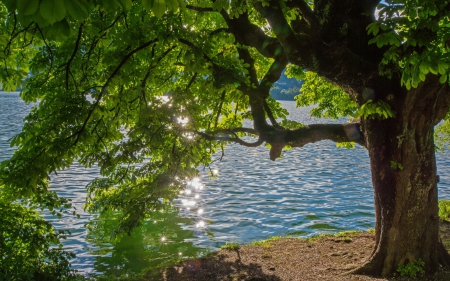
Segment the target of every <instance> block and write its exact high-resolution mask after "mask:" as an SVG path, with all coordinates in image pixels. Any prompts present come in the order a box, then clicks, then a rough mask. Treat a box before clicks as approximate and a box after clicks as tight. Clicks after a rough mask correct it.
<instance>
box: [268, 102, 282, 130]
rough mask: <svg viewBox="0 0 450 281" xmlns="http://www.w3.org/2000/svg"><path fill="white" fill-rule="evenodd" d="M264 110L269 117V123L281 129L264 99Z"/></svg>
mask: <svg viewBox="0 0 450 281" xmlns="http://www.w3.org/2000/svg"><path fill="white" fill-rule="evenodd" d="M264 110H265V111H266V113H267V117H269V120H270V123H272V125H273V126H274V127H275V128H280V129H282V127H281V126H280V125H279V124H278V122H277V120H276V119H275V117H274V116H273V113H272V110H271V109H270V107H269V104H268V103H267V101H266V100H264Z"/></svg>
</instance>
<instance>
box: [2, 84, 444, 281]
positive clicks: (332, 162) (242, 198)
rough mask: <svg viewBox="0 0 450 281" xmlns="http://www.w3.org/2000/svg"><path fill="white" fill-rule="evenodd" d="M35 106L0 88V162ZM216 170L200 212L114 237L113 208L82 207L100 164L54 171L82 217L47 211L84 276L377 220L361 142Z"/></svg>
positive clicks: (245, 153) (239, 158)
mask: <svg viewBox="0 0 450 281" xmlns="http://www.w3.org/2000/svg"><path fill="white" fill-rule="evenodd" d="M282 104H283V106H284V107H285V108H286V109H288V110H289V111H290V112H291V118H292V119H294V120H296V121H299V122H302V123H316V122H317V123H319V122H323V121H322V120H320V121H319V120H315V119H313V118H309V114H308V109H296V108H295V103H294V102H286V101H283V102H282ZM29 108H30V105H27V104H24V103H23V102H22V101H21V100H20V97H19V95H18V94H17V93H15V94H14V93H13V94H11V93H2V92H0V161H1V160H4V159H6V158H8V157H9V156H10V155H11V154H12V152H13V149H12V148H10V147H9V144H8V139H10V138H11V137H12V136H14V134H16V133H18V132H19V131H20V128H21V125H22V119H23V117H24V116H25V115H26V114H27V112H28V110H29ZM328 122H331V121H328ZM448 155H449V154H448V153H447V154H442V153H438V154H437V162H438V172H439V174H440V178H441V182H440V183H439V197H440V199H450V175H449V173H448V171H449V167H450V165H449V164H450V163H449V161H450V157H449V156H448ZM214 168H217V169H218V170H219V173H220V176H219V177H218V178H217V179H215V180H211V179H209V178H208V175H207V172H206V171H204V172H202V181H203V183H204V184H205V186H206V188H205V189H203V190H202V191H201V192H200V193H199V195H200V199H199V200H198V202H197V204H198V205H200V206H201V208H203V209H204V213H203V214H201V215H197V214H196V213H195V212H194V211H196V210H197V209H192V210H187V209H186V208H185V207H182V204H181V202H179V201H178V206H179V207H180V208H179V212H178V211H177V210H176V209H171V210H167V212H165V213H164V214H160V215H158V216H159V217H155V218H154V220H153V221H149V222H147V223H145V224H144V225H143V226H142V227H140V228H139V229H137V230H136V231H135V232H134V233H133V235H132V236H131V237H127V236H125V237H123V238H121V239H117V240H115V242H112V243H108V238H109V237H110V235H111V231H112V228H113V226H114V217H113V215H112V216H111V217H110V218H108V217H106V218H104V219H102V220H96V219H95V217H94V216H93V215H90V214H87V213H84V212H83V204H84V201H85V189H84V187H85V186H86V184H87V183H88V182H89V181H90V180H92V179H93V177H95V176H96V175H97V170H96V169H95V168H92V169H84V168H82V167H80V166H77V165H74V166H73V167H71V168H70V169H69V170H67V171H64V172H61V173H58V176H53V177H52V187H53V188H55V190H57V192H58V193H59V194H60V195H61V196H64V197H68V198H71V199H72V200H73V202H74V206H75V207H76V208H77V211H78V212H79V213H80V214H81V218H80V219H77V218H75V217H71V216H67V217H64V218H63V219H61V220H58V219H56V218H54V217H52V216H50V215H48V214H46V213H44V216H45V217H46V218H47V219H50V220H51V221H52V222H53V224H54V225H55V226H56V227H57V228H61V229H70V230H71V231H72V235H71V236H70V237H69V238H68V239H67V240H66V241H65V242H64V245H65V248H66V249H67V250H71V251H74V252H75V253H76V254H77V257H76V259H74V260H73V261H72V266H73V267H74V268H76V269H78V270H79V271H80V272H82V273H84V274H89V273H99V274H113V275H120V274H124V273H132V272H138V271H139V270H141V269H143V268H146V267H149V266H154V265H156V264H159V263H163V262H167V261H170V260H174V259H176V258H177V257H178V256H181V257H187V256H195V255H198V254H200V253H201V252H202V251H203V249H210V250H214V249H215V248H217V247H220V246H221V245H223V244H224V243H225V242H237V243H249V242H251V241H254V240H259V239H265V238H268V237H270V236H273V235H287V234H294V235H300V236H309V235H313V234H318V233H323V232H335V231H339V230H349V229H367V228H370V227H373V225H374V215H373V212H374V209H373V193H372V185H371V179H370V168H369V159H368V156H367V152H366V150H365V149H364V148H362V147H359V146H358V147H357V148H356V149H353V150H347V149H339V148H336V147H335V144H334V143H332V142H330V141H322V142H319V143H315V144H309V145H306V146H305V147H303V148H300V149H292V150H290V151H286V152H284V154H283V158H282V159H278V160H277V161H275V162H273V161H270V160H269V155H268V149H267V148H265V147H258V148H256V149H255V148H245V147H241V146H239V145H231V146H229V147H227V149H226V151H225V156H224V157H223V159H222V161H220V162H215V163H214ZM199 220H203V221H205V222H206V228H205V229H196V227H195V224H196V223H197V222H198V221H199ZM86 225H87V226H88V227H86ZM162 237H164V238H166V241H165V242H164V243H162V242H161V238H162Z"/></svg>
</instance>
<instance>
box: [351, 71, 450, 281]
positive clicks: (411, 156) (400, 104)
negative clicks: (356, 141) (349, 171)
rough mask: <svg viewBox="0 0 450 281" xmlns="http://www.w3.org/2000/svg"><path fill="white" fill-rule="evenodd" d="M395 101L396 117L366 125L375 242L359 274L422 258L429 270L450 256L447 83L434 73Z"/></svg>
mask: <svg viewBox="0 0 450 281" xmlns="http://www.w3.org/2000/svg"><path fill="white" fill-rule="evenodd" d="M397 96H400V97H401V96H403V97H404V98H400V99H399V100H397V101H395V103H396V104H397V116H396V118H395V119H394V120H393V119H388V120H375V119H366V120H363V121H362V128H363V132H364V135H365V137H366V143H367V149H368V152H369V157H370V165H371V170H372V182H373V188H374V197H375V198H374V199H375V213H376V226H375V228H376V245H375V249H374V251H373V253H372V255H371V257H370V259H369V260H368V262H367V263H366V264H365V265H364V266H363V267H361V268H359V269H358V270H356V271H355V272H356V273H362V274H371V275H381V276H388V275H391V274H392V273H394V272H395V271H396V270H397V268H398V266H399V265H403V264H407V263H410V262H413V261H417V260H418V259H420V260H422V261H423V262H424V263H425V268H424V270H425V271H426V272H427V273H431V272H435V271H436V270H437V269H438V267H439V264H442V265H444V266H449V265H450V255H449V254H448V252H447V251H446V250H445V248H444V247H443V246H442V244H441V242H440V239H439V217H438V196H437V175H436V159H435V153H434V150H435V146H434V126H435V125H436V123H437V122H438V120H441V118H442V117H443V115H444V114H445V113H446V112H447V110H448V104H449V97H448V96H449V95H448V85H442V84H439V82H438V81H437V79H436V78H435V77H430V78H429V79H428V80H427V82H426V83H423V84H422V85H420V86H419V87H418V88H417V89H413V90H411V91H408V92H407V93H406V94H402V95H397Z"/></svg>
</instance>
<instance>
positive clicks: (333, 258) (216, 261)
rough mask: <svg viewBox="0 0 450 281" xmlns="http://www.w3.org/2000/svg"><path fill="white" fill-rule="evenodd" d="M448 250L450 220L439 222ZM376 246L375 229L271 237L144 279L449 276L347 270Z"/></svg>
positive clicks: (449, 276)
mask: <svg viewBox="0 0 450 281" xmlns="http://www.w3.org/2000/svg"><path fill="white" fill-rule="evenodd" d="M441 237H442V239H443V241H444V244H445V246H446V247H447V249H448V250H450V223H446V222H442V223H441ZM373 247H374V234H373V233H370V232H356V233H349V234H341V235H334V236H323V237H318V238H314V239H309V240H305V239H299V238H275V239H269V240H268V241H265V242H262V241H260V242H256V243H254V244H251V245H244V246H238V245H229V246H228V247H227V249H222V250H221V251H218V252H215V253H213V254H211V255H209V256H208V257H205V258H199V259H194V260H186V261H183V262H181V263H179V264H177V265H174V266H172V267H169V268H165V269H162V270H160V271H159V272H153V273H152V274H151V275H148V276H146V278H145V279H146V280H157V281H160V280H167V281H215V280H217V281H218V280H221V281H222V280H223V281H241V280H242V281H263V280H264V281H266V280H267V281H314V280H321V281H322V280H333V281H338V280H343V281H344V280H345V281H347V280H361V281H363V280H367V281H369V280H377V281H381V280H435V281H438V280H439V281H446V280H450V271H447V270H443V269H441V270H440V271H439V272H438V273H437V274H435V275H434V276H426V277H424V276H420V277H417V278H411V277H408V278H406V277H392V278H388V279H383V278H373V277H369V276H361V275H351V274H350V275H349V274H346V273H347V272H348V271H349V270H351V269H353V268H355V267H357V266H358V265H361V264H362V263H363V262H364V261H365V260H366V259H367V258H368V257H369V255H370V254H371V252H372V249H373Z"/></svg>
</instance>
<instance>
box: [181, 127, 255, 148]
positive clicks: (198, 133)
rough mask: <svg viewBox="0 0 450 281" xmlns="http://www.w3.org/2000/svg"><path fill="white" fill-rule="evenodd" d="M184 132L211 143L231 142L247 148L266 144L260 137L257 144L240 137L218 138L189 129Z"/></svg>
mask: <svg viewBox="0 0 450 281" xmlns="http://www.w3.org/2000/svg"><path fill="white" fill-rule="evenodd" d="M182 131H185V132H189V133H193V134H195V135H199V136H201V137H203V138H204V139H206V140H209V141H230V142H234V143H238V144H240V145H243V146H246V147H257V146H260V145H261V144H263V142H264V140H263V139H262V138H261V137H259V138H258V140H257V141H256V142H246V141H244V140H242V139H240V138H238V137H229V136H224V137H216V136H214V135H213V134H209V133H204V132H200V131H196V130H189V129H185V130H182Z"/></svg>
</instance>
